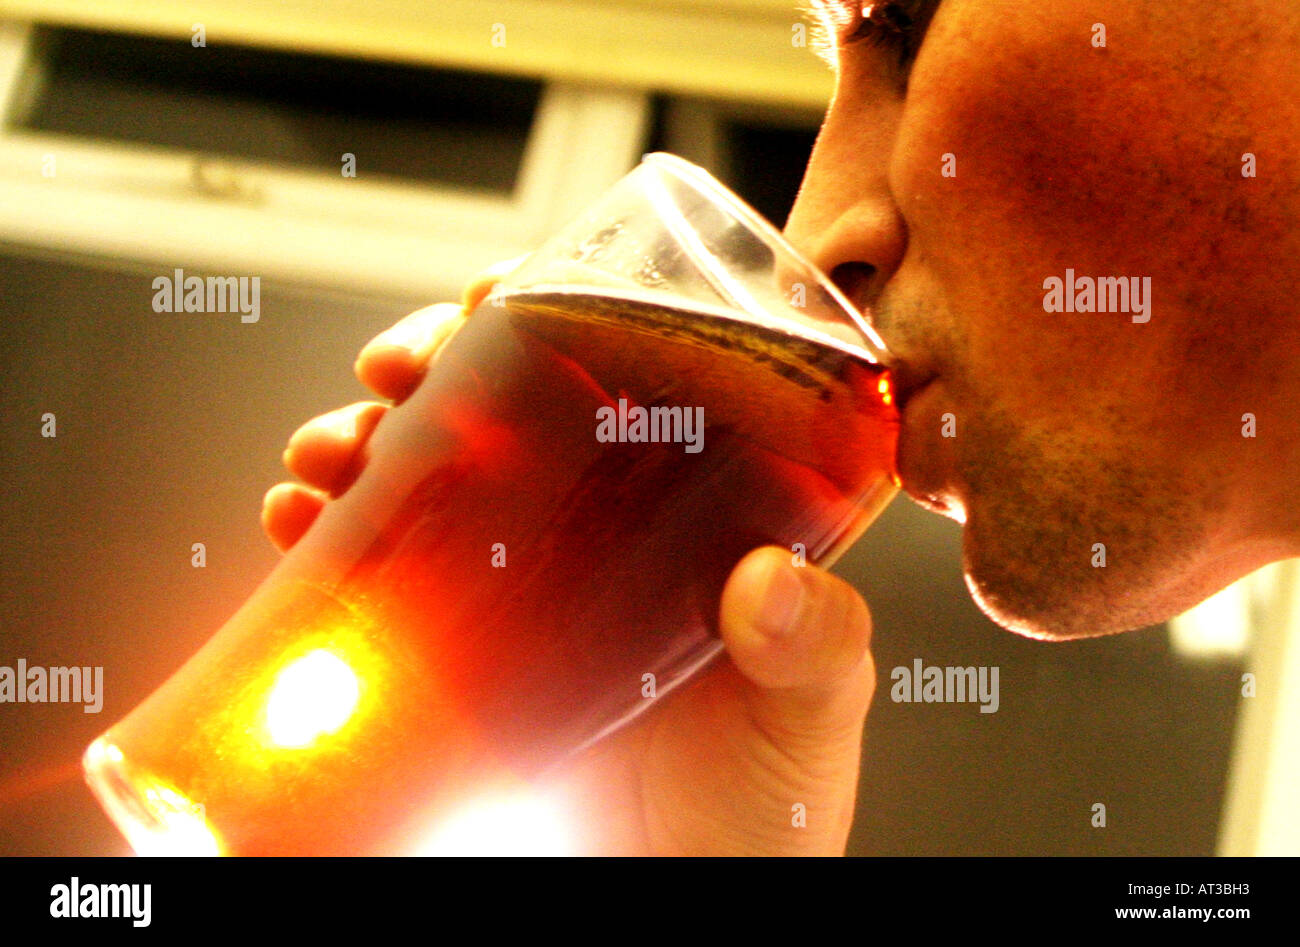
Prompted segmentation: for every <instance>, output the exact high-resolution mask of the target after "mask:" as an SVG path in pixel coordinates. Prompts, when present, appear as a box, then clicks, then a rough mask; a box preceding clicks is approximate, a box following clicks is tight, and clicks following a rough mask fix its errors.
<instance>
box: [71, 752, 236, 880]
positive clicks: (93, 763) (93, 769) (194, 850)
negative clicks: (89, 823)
mask: <svg viewBox="0 0 1300 947" xmlns="http://www.w3.org/2000/svg"><path fill="white" fill-rule="evenodd" d="M81 763H82V766H83V767H84V769H85V772H86V783H87V785H89V786H90V789H91V791H92V792H93V793H94V794H95V798H96V799H98V800H99V804H100V805H101V806H103V807H104V811H105V812H107V813H108V815H109V818H111V819H112V820H113V823H114V824H115V825H116V826H117V827H118V829H119V830H121V832H122V834H123V835H125V836H126V840H127V841H128V842H130V843H131V847H132V848H133V849H135V852H136V854H137V855H169V856H176V855H220V854H221V846H220V844H219V843H218V841H217V836H216V833H215V832H214V831H213V830H212V827H211V825H209V824H208V820H207V813H206V812H205V811H204V809H203V805H202V804H201V803H196V802H193V801H191V800H190V799H187V798H186V797H185V796H184V795H183V794H182V793H180V792H178V791H176V790H175V789H173V788H172V787H170V786H167V785H166V784H164V783H162V782H160V781H158V780H156V779H152V778H150V777H149V776H148V775H147V774H144V773H140V772H138V771H136V770H135V768H134V767H132V766H131V765H130V764H129V763H128V762H127V761H126V757H125V756H124V755H123V753H122V751H121V749H119V748H118V747H117V746H116V745H115V744H113V743H110V742H108V741H107V740H105V739H104V738H103V737H100V738H99V739H97V740H96V741H95V742H94V743H92V744H90V746H89V747H88V748H87V749H86V753H85V755H84V756H83V757H82V760H81Z"/></svg>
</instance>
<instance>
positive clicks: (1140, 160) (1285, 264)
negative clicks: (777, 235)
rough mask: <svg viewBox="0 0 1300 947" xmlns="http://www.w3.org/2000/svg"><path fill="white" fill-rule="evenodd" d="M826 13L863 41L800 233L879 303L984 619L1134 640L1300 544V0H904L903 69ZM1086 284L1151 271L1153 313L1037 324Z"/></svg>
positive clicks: (855, 24)
mask: <svg viewBox="0 0 1300 947" xmlns="http://www.w3.org/2000/svg"><path fill="white" fill-rule="evenodd" d="M818 6H819V7H820V8H821V11H820V12H821V15H823V16H825V17H828V18H829V19H830V20H831V21H832V25H834V21H835V20H838V21H839V34H840V38H841V41H842V42H843V43H844V44H845V45H841V47H840V48H839V50H838V52H837V54H836V58H837V59H838V70H837V82H836V94H835V98H834V101H833V103H832V105H831V108H830V110H829V112H828V114H827V117H826V121H825V124H824V126H823V128H822V131H821V134H820V136H819V138H818V141H817V145H816V148H815V149H814V152H813V156H812V159H811V161H810V163H809V167H808V172H807V176H806V177H805V180H804V184H803V188H802V190H801V192H800V196H799V200H798V202H797V203H796V205H795V208H794V210H793V212H792V213H791V216H790V220H789V224H788V226H787V230H786V233H787V235H788V236H789V237H790V238H791V240H792V241H793V242H794V243H795V245H796V246H798V247H800V249H802V250H803V251H804V252H805V253H806V254H807V255H808V256H809V257H810V258H811V259H812V260H813V261H814V262H815V263H817V264H819V265H820V266H821V267H822V268H823V269H824V270H826V271H827V272H828V273H830V274H831V276H832V277H833V278H834V279H835V280H836V281H837V282H838V283H839V284H840V286H841V288H843V289H845V291H846V292H847V293H848V294H849V296H850V298H851V299H853V300H854V301H855V302H856V303H857V304H858V305H860V306H861V307H863V308H864V309H870V310H873V312H874V319H875V322H876V325H877V328H878V329H879V331H880V333H881V335H882V336H883V338H884V339H885V341H886V343H887V344H888V345H889V346H890V348H891V350H892V351H893V353H894V354H895V355H896V356H897V358H898V360H899V363H900V367H899V370H898V378H897V380H898V385H899V392H900V403H901V405H902V407H903V414H902V417H903V424H902V430H901V436H900V443H899V455H898V462H899V470H900V474H901V476H902V478H903V482H904V486H905V487H906V489H907V490H908V492H909V493H911V494H912V495H913V496H914V497H915V498H917V499H918V500H920V501H921V502H922V503H924V504H926V505H928V506H931V507H932V508H934V509H937V510H941V511H944V512H946V513H947V514H948V515H950V516H952V517H953V518H954V519H957V520H958V521H961V522H963V523H964V524H965V530H964V536H963V549H964V558H965V568H966V574H967V580H968V583H969V584H970V587H971V589H972V591H973V592H974V594H975V596H976V599H977V600H978V601H979V602H980V603H981V605H982V606H983V607H984V608H985V610H986V611H988V612H989V614H990V615H991V616H992V617H993V618H994V619H995V620H997V621H999V622H1001V623H1002V624H1004V625H1006V626H1007V627H1010V628H1013V629H1015V630H1018V631H1021V632H1023V633H1026V634H1032V635H1039V636H1046V637H1074V636H1081V635H1092V634H1102V633H1106V632H1112V631H1120V630H1124V629H1128V628H1134V627H1139V626H1141V625H1144V624H1150V623H1152V622H1156V621H1160V620H1163V619H1165V618H1167V617H1169V616H1170V615H1172V614H1176V613H1178V612H1180V611H1182V610H1184V609H1186V608H1188V607H1190V606H1191V605H1193V604H1195V603H1196V602H1197V601H1200V600H1201V599H1202V598H1204V597H1206V596H1208V595H1209V594H1211V593H1212V592H1214V591H1216V590H1217V589H1219V588H1221V587H1222V586H1224V585H1226V584H1227V583H1228V582H1230V581H1232V580H1234V579H1236V578H1238V577H1239V576H1241V575H1243V574H1245V573H1246V572H1248V571H1250V570H1251V569H1253V568H1255V567H1257V566H1259V565H1262V564H1264V563H1265V562H1268V561H1271V560H1272V559H1275V558H1281V557H1283V556H1286V555H1296V554H1298V553H1300V546H1298V545H1297V537H1300V523H1298V522H1297V515H1298V514H1297V511H1298V510H1300V503H1298V502H1297V500H1300V490H1298V489H1297V488H1296V487H1295V486H1293V484H1294V483H1295V482H1296V481H1297V479H1300V471H1297V470H1296V467H1295V464H1296V462H1297V460H1300V457H1298V456H1297V453H1296V446H1295V445H1296V444H1297V443H1298V442H1300V311H1298V309H1300V307H1298V306H1297V303H1296V300H1297V298H1300V297H1298V296H1297V292H1298V291H1300V287H1298V286H1297V282H1298V280H1297V276H1300V265H1298V264H1297V260H1300V255H1298V254H1300V245H1298V243H1300V146H1298V145H1297V144H1296V142H1297V140H1300V105H1298V103H1300V71H1298V70H1300V66H1297V62H1298V61H1300V12H1298V11H1300V5H1297V4H1295V3H1294V2H1293V0H1240V2H1221V3H1211V2H1204V3H1202V2H1192V0H1188V2H1151V0H1087V2H1084V0H1033V2H1026V0H942V2H941V3H933V2H931V3H903V4H898V5H897V6H898V7H901V9H902V10H903V11H905V12H907V13H910V14H911V19H912V20H913V21H914V22H917V23H925V22H926V21H927V20H928V29H927V30H926V31H925V33H924V39H923V41H921V42H919V49H918V51H917V54H916V57H915V60H914V61H913V62H911V63H910V64H900V57H899V53H898V51H897V50H896V49H894V48H891V47H890V46H889V45H887V44H882V43H878V42H875V41H874V39H873V34H872V31H871V28H870V26H869V25H866V24H863V23H862V20H861V15H860V12H859V11H860V10H861V5H860V4H858V5H854V4H843V5H841V4H835V3H831V2H830V0H822V2H820V3H819V4H818ZM879 6H880V5H879V4H877V7H879ZM877 13H879V11H877ZM931 17H932V18H931ZM1098 25H1100V26H1098ZM1102 27H1104V31H1105V33H1104V41H1105V45H1104V47H1102V46H1100V45H1095V44H1099V43H1100V41H1101V32H1100V29H1101V28H1102ZM854 37H859V38H858V39H857V40H856V41H854V40H853V38H854ZM1247 155H1254V156H1255V158H1254V162H1255V169H1254V176H1243V173H1242V172H1243V168H1245V169H1246V170H1247V171H1248V172H1249V171H1250V170H1251V169H1250V160H1251V159H1250V158H1249V157H1247ZM1067 269H1068V270H1072V271H1073V273H1074V275H1075V279H1076V280H1078V279H1079V278H1082V277H1086V278H1090V279H1097V278H1103V277H1126V278H1128V277H1138V278H1139V279H1138V280H1137V285H1138V287H1139V288H1140V287H1142V286H1143V284H1144V281H1143V279H1142V278H1143V277H1146V278H1149V280H1150V283H1149V286H1150V298H1149V299H1143V300H1142V301H1143V303H1144V304H1149V306H1150V308H1149V312H1148V313H1147V315H1149V319H1148V321H1135V318H1134V317H1135V316H1137V318H1138V320H1141V319H1142V318H1143V314H1141V313H1138V312H1131V311H1126V312H1115V311H1111V312H1097V311H1094V312H1077V311H1076V312H1048V311H1045V309H1044V299H1045V296H1046V295H1047V290H1045V288H1044V281H1045V280H1047V279H1048V278H1049V277H1057V278H1058V279H1060V280H1061V281H1062V282H1063V283H1064V280H1065V278H1066V276H1067V272H1066V271H1067ZM1129 282H1130V286H1131V285H1132V283H1131V281H1129ZM1079 285H1080V284H1077V283H1076V284H1075V286H1074V288H1073V290H1072V289H1070V288H1069V287H1068V285H1067V286H1065V287H1064V294H1065V295H1069V296H1073V295H1074V294H1075V292H1077V290H1078V289H1079ZM1119 301H1120V299H1119V297H1115V298H1114V299H1110V300H1108V302H1109V304H1110V305H1112V306H1114V305H1115V304H1116V303H1118V302H1119ZM1135 303H1136V301H1135V300H1130V309H1136V308H1137V306H1136V304H1135ZM931 378H932V380H930V381H929V383H928V384H927V385H924V387H920V388H917V386H918V385H921V384H922V383H924V382H926V381H927V380H929V379H931ZM1245 415H1251V416H1253V419H1254V421H1253V423H1254V426H1255V435H1256V436H1254V437H1246V436H1243V432H1247V433H1248V432H1249V431H1250V425H1251V423H1252V422H1251V419H1250V418H1243V416H1245ZM945 434H950V435H952V436H945ZM1103 547H1104V551H1103ZM1103 556H1104V559H1103ZM1102 562H1104V565H1102V564H1101V563H1102Z"/></svg>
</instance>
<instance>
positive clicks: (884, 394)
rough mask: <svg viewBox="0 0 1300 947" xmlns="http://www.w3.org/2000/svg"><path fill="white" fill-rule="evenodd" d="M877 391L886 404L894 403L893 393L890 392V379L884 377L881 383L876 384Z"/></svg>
mask: <svg viewBox="0 0 1300 947" xmlns="http://www.w3.org/2000/svg"><path fill="white" fill-rule="evenodd" d="M876 391H878V392H880V396H881V400H882V401H884V403H885V404H893V403H894V395H893V392H892V391H890V386H889V379H888V378H885V377H882V378H881V379H880V381H878V382H876Z"/></svg>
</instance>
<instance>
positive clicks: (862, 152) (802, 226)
mask: <svg viewBox="0 0 1300 947" xmlns="http://www.w3.org/2000/svg"><path fill="white" fill-rule="evenodd" d="M843 92H844V90H841V94H839V95H837V97H836V104H834V105H833V106H832V107H831V111H830V113H829V114H828V115H827V118H826V122H825V123H824V124H823V126H822V131H821V134H820V135H818V137H817V143H816V145H815V146H814V148H813V153H812V157H811V158H810V159H809V161H808V168H807V170H806V171H805V173H804V180H803V186H802V187H801V188H800V190H799V197H798V199H797V200H796V201H795V204H794V207H793V209H792V210H791V211H790V217H789V221H788V222H787V224H786V228H785V235H786V238H787V239H788V240H790V242H791V243H792V244H794V246H795V247H797V248H798V249H799V250H800V251H801V252H802V253H803V254H804V255H805V256H806V257H808V258H809V259H810V260H811V262H812V263H814V264H815V265H816V266H817V267H818V268H819V269H821V270H822V271H823V272H824V273H826V274H827V275H828V276H829V277H830V278H831V280H832V281H833V282H834V283H835V284H836V286H838V287H839V289H840V290H841V291H842V292H843V293H844V294H845V296H847V297H848V298H849V301H850V302H852V303H853V304H854V305H855V306H856V307H857V308H858V309H859V310H861V311H863V312H864V313H866V314H868V315H869V312H870V309H871V307H872V305H873V304H874V302H875V300H876V299H877V298H878V297H879V296H880V293H881V292H882V290H883V288H884V286H885V284H886V283H887V282H888V281H889V279H890V277H892V276H893V274H894V272H895V271H896V270H897V269H898V267H899V265H900V264H901V263H902V260H903V255H904V253H905V251H906V249H907V226H906V223H905V222H904V220H903V218H902V215H901V214H900V212H899V209H898V205H897V203H896V202H895V200H894V196H893V194H892V193H891V191H890V187H889V173H888V170H889V161H890V157H891V155H892V152H893V142H894V135H895V130H896V118H897V109H896V108H893V107H891V106H892V105H894V104H895V103H894V102H891V101H889V100H888V99H875V100H874V101H870V102H868V103H864V104H862V105H859V106H857V107H855V106H854V104H853V103H852V102H850V101H847V100H846V98H845V96H844V95H843Z"/></svg>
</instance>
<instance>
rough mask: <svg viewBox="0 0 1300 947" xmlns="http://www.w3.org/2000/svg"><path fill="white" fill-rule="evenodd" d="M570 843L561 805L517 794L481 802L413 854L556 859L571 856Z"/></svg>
mask: <svg viewBox="0 0 1300 947" xmlns="http://www.w3.org/2000/svg"><path fill="white" fill-rule="evenodd" d="M573 840H574V833H573V831H572V829H571V828H570V825H569V822H568V820H567V819H566V818H565V817H564V814H563V812H562V810H561V808H560V806H558V805H557V804H556V803H554V802H553V801H550V800H547V799H543V798H540V797H538V796H531V795H522V794H521V795H513V796H507V797H504V798H499V799H491V800H484V801H482V802H479V803H476V804H474V805H473V806H471V807H470V808H468V809H465V810H462V811H461V812H458V813H456V814H455V815H453V816H452V817H451V818H450V819H448V820H447V821H446V822H445V823H444V824H443V826H442V828H440V829H439V830H438V831H437V832H436V833H435V834H434V835H433V837H432V838H430V839H429V840H428V841H427V842H426V843H425V844H424V845H422V846H421V847H420V848H419V850H418V851H417V852H416V853H415V854H417V855H428V856H476V855H481V856H493V857H501V856H512V855H513V856H524V857H559V856H566V855H573V854H575V852H574V841H573Z"/></svg>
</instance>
